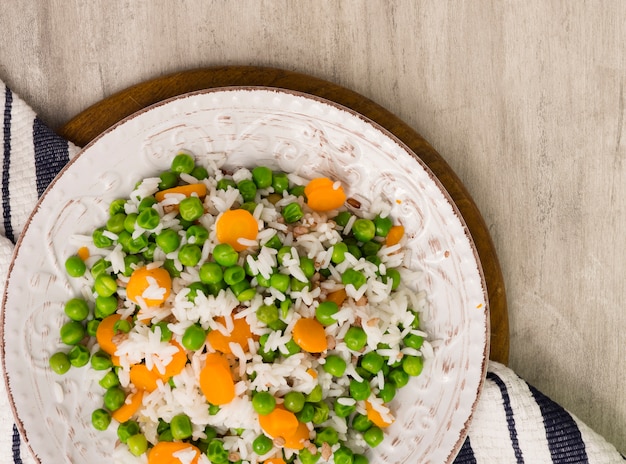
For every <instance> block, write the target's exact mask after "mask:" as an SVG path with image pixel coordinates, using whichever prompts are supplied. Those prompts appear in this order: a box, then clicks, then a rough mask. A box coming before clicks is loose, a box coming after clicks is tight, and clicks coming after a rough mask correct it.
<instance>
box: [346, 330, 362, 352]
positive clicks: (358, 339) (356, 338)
mask: <svg viewBox="0 0 626 464" xmlns="http://www.w3.org/2000/svg"><path fill="white" fill-rule="evenodd" d="M343 341H344V343H345V344H346V346H347V347H348V348H350V349H351V350H353V351H360V350H362V349H363V348H364V347H365V345H366V344H367V334H366V333H365V330H363V329H362V328H361V327H357V326H352V327H350V328H349V329H348V331H347V332H346V334H345V335H344V338H343Z"/></svg>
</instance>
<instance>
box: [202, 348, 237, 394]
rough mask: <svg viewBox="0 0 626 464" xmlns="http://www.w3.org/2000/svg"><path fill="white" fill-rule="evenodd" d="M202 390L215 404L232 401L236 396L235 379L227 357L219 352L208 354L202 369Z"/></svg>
mask: <svg viewBox="0 0 626 464" xmlns="http://www.w3.org/2000/svg"><path fill="white" fill-rule="evenodd" d="M200 390H201V391H202V393H203V394H204V396H205V397H206V399H207V401H208V402H209V403H211V404H215V405H218V406H219V405H223V404H228V403H230V402H231V401H232V400H233V398H234V397H235V381H234V380H233V374H232V372H231V370H230V365H229V364H228V361H227V360H226V358H224V357H223V356H222V355H221V354H219V353H209V354H207V357H206V360H205V364H204V367H203V368H202V370H201V371H200Z"/></svg>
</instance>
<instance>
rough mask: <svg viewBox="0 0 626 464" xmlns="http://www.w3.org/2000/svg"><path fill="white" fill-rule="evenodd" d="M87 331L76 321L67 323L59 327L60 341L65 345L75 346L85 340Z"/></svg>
mask: <svg viewBox="0 0 626 464" xmlns="http://www.w3.org/2000/svg"><path fill="white" fill-rule="evenodd" d="M86 333H87V331H86V330H85V327H84V326H83V324H81V323H80V322H78V321H69V322H66V323H65V324H63V326H61V330H60V334H61V341H62V342H63V343H65V344H66V345H76V344H78V343H79V342H80V341H81V340H82V339H83V338H85V335H86Z"/></svg>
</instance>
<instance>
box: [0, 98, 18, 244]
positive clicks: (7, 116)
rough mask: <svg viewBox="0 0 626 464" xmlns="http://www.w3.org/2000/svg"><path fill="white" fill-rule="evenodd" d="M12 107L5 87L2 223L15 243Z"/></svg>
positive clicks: (11, 99)
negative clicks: (12, 206) (10, 172)
mask: <svg viewBox="0 0 626 464" xmlns="http://www.w3.org/2000/svg"><path fill="white" fill-rule="evenodd" d="M12 107H13V93H11V90H10V89H9V88H8V87H6V88H5V92H4V124H3V134H4V146H3V147H2V148H3V160H2V222H3V224H4V236H5V237H6V238H8V239H9V240H11V242H13V243H15V235H14V234H13V225H12V224H11V197H10V192H9V177H10V176H9V170H10V169H11V108H12Z"/></svg>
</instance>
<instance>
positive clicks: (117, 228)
mask: <svg viewBox="0 0 626 464" xmlns="http://www.w3.org/2000/svg"><path fill="white" fill-rule="evenodd" d="M125 220H126V214H125V213H123V212H122V213H117V214H114V215H113V216H111V217H110V218H109V219H108V220H107V223H106V229H107V230H108V231H110V232H113V233H114V234H119V233H120V232H122V231H123V230H124V221H125Z"/></svg>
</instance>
